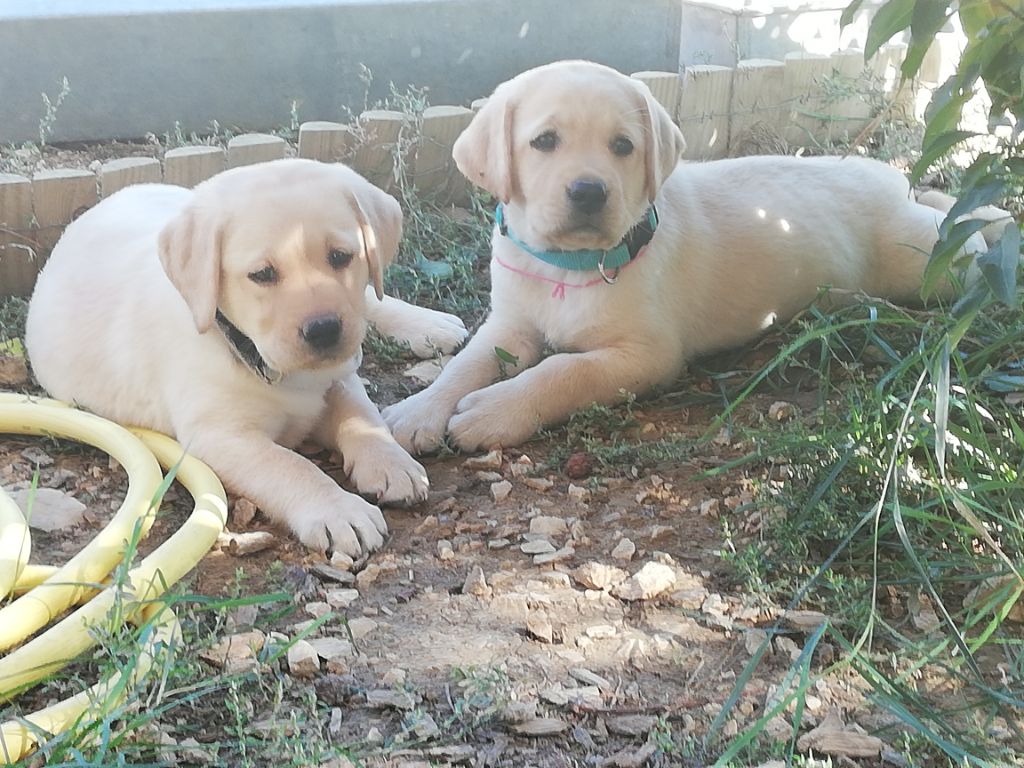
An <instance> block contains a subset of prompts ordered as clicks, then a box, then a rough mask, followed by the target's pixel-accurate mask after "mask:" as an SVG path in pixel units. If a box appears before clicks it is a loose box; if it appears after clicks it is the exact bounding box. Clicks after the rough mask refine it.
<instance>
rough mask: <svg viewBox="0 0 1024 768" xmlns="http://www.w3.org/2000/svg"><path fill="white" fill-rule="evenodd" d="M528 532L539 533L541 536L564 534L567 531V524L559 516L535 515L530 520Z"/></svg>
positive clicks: (566, 533)
mask: <svg viewBox="0 0 1024 768" xmlns="http://www.w3.org/2000/svg"><path fill="white" fill-rule="evenodd" d="M530 533H539V534H541V535H543V536H566V535H568V533H569V524H568V523H567V522H566V521H565V519H564V518H561V517H554V516H553V515H537V516H536V517H535V518H533V519H532V520H530Z"/></svg>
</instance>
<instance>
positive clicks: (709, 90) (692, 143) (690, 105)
mask: <svg viewBox="0 0 1024 768" xmlns="http://www.w3.org/2000/svg"><path fill="white" fill-rule="evenodd" d="M732 78H733V70H732V68H730V67H722V66H718V65H717V64H696V65H694V66H692V67H687V68H686V69H685V70H684V71H683V74H682V77H681V78H680V81H681V85H680V91H679V110H678V112H677V113H676V114H677V117H676V122H677V123H678V124H679V128H680V130H682V132H683V137H684V138H685V139H686V151H685V152H683V157H685V158H686V159H687V160H710V159H714V158H719V157H725V155H726V152H727V151H728V145H729V107H730V101H731V98H732Z"/></svg>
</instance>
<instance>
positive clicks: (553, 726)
mask: <svg viewBox="0 0 1024 768" xmlns="http://www.w3.org/2000/svg"><path fill="white" fill-rule="evenodd" d="M568 729H569V724H568V723H566V722H563V721H562V720H558V719H557V718H554V717H537V718H534V719H533V720H527V721H525V722H522V723H515V724H514V725H512V730H513V731H515V732H516V733H520V734H523V735H524V736H554V735H556V734H559V733H563V732H564V731H567V730H568Z"/></svg>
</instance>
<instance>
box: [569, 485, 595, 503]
mask: <svg viewBox="0 0 1024 768" xmlns="http://www.w3.org/2000/svg"><path fill="white" fill-rule="evenodd" d="M569 498H570V499H572V500H573V501H578V502H580V503H582V502H584V501H586V500H587V499H589V498H590V491H588V490H587V489H586V488H584V487H583V486H580V485H573V484H572V483H569Z"/></svg>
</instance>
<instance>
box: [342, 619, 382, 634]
mask: <svg viewBox="0 0 1024 768" xmlns="http://www.w3.org/2000/svg"><path fill="white" fill-rule="evenodd" d="M377 626H378V625H377V622H376V621H374V620H373V619H370V618H366V617H364V616H360V617H358V618H355V619H349V620H348V631H349V632H351V633H352V639H353V640H362V639H363V638H364V637H366V636H367V635H369V634H370V633H371V632H375V631H376V630H377Z"/></svg>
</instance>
